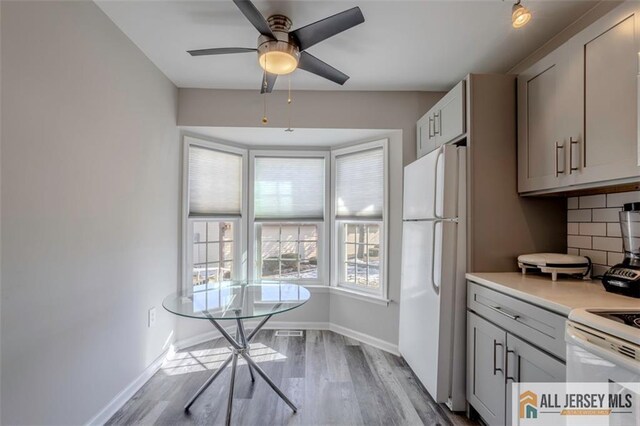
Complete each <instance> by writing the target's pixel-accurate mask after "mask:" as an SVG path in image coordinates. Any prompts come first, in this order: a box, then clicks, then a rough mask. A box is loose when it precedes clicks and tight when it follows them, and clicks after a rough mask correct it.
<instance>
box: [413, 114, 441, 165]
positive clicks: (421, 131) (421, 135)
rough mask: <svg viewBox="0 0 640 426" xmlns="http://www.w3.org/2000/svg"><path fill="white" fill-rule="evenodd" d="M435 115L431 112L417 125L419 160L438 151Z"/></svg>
mask: <svg viewBox="0 0 640 426" xmlns="http://www.w3.org/2000/svg"><path fill="white" fill-rule="evenodd" d="M433 115H434V113H433V112H432V111H429V112H428V113H426V114H425V115H424V116H423V117H422V118H421V119H420V120H419V121H418V124H417V128H416V132H417V136H418V158H420V157H422V156H423V155H427V154H428V153H430V152H431V151H433V150H434V149H436V137H435V134H434V132H433V129H434V118H433Z"/></svg>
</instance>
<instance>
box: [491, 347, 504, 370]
mask: <svg viewBox="0 0 640 426" xmlns="http://www.w3.org/2000/svg"><path fill="white" fill-rule="evenodd" d="M498 346H500V347H502V343H498V341H497V340H496V339H493V375H494V376H495V375H496V373H497V372H498V371H499V372H501V373H502V372H503V371H502V368H498V367H496V347H498Z"/></svg>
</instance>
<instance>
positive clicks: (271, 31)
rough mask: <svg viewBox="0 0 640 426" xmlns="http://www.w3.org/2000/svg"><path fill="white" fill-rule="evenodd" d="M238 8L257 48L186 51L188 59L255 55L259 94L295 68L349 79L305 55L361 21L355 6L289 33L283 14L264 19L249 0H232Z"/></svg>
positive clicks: (336, 79)
mask: <svg viewBox="0 0 640 426" xmlns="http://www.w3.org/2000/svg"><path fill="white" fill-rule="evenodd" d="M233 2H234V3H235V4H236V6H238V9H240V11H241V12H242V13H243V14H244V16H245V17H246V18H247V19H248V20H249V22H251V23H252V24H253V26H254V27H255V28H256V29H257V30H258V32H259V33H260V36H259V37H258V47H257V48H256V49H252V48H246V47H222V48H212V49H199V50H189V51H188V53H190V54H191V56H205V55H223V54H228V53H245V52H257V53H258V63H259V64H260V66H261V67H262V69H263V70H264V74H263V78H262V85H261V89H260V93H265V92H266V93H271V91H272V90H273V86H274V85H275V82H276V79H277V78H278V75H284V74H289V73H291V72H293V71H295V70H296V69H297V68H300V69H303V70H305V71H308V72H310V73H313V74H316V75H319V76H320V77H323V78H326V79H327V80H331V81H333V82H334V83H337V84H340V85H343V84H344V83H345V82H346V81H347V80H348V79H349V76H348V75H346V74H345V73H343V72H341V71H339V70H337V69H335V68H334V67H332V66H331V65H329V64H327V63H325V62H323V61H321V60H320V59H318V58H316V57H315V56H313V55H311V54H310V53H308V52H306V50H307V49H308V48H310V47H311V46H313V45H315V44H317V43H320V42H321V41H323V40H326V39H328V38H330V37H333V36H334V35H336V34H338V33H341V32H343V31H345V30H348V29H349V28H352V27H355V26H356V25H359V24H361V23H363V22H364V16H363V15H362V11H361V10H360V8H359V7H354V8H351V9H348V10H345V11H344V12H340V13H337V14H335V15H332V16H329V17H327V18H324V19H321V20H320V21H317V22H314V23H312V24H309V25H306V26H304V27H301V28H298V29H297V30H293V31H290V29H291V20H290V19H289V18H288V17H286V16H284V15H271V16H270V17H269V18H267V19H265V18H264V16H262V14H261V13H260V12H259V11H258V9H257V8H256V7H255V5H254V4H253V3H251V1H249V0H233Z"/></svg>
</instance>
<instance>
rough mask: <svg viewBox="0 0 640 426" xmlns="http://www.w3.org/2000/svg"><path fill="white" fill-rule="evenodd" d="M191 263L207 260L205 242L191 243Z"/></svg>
mask: <svg viewBox="0 0 640 426" xmlns="http://www.w3.org/2000/svg"><path fill="white" fill-rule="evenodd" d="M192 261H193V263H206V261H207V245H206V244H194V245H193V259H192Z"/></svg>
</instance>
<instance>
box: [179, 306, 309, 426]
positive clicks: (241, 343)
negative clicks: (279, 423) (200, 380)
mask: <svg viewBox="0 0 640 426" xmlns="http://www.w3.org/2000/svg"><path fill="white" fill-rule="evenodd" d="M269 318H271V315H269V316H267V317H265V318H264V319H263V320H262V321H260V324H258V326H257V327H256V328H254V329H253V330H252V331H251V334H249V335H248V336H247V335H246V334H245V330H244V324H243V323H242V320H241V319H239V318H238V319H236V322H237V328H236V337H235V338H233V337H232V336H231V335H230V334H229V333H227V331H226V330H225V329H224V328H223V327H222V326H221V325H220V324H219V323H218V322H217V321H216V320H215V319H213V318H209V321H210V322H211V323H212V324H213V325H214V327H215V328H217V329H218V331H219V332H220V334H222V336H223V337H224V338H225V339H226V340H227V341H228V342H229V344H231V354H230V355H229V357H228V358H227V359H226V360H225V361H224V362H223V363H222V365H220V367H219V368H218V369H217V370H216V371H215V373H213V374H212V375H211V377H209V378H208V379H207V381H206V382H204V384H203V385H202V386H201V387H200V389H198V391H197V392H196V393H195V395H193V396H192V397H191V399H190V400H189V402H187V405H185V406H184V410H185V411H189V408H190V407H191V405H193V403H194V402H195V401H196V399H198V397H199V396H200V395H201V394H202V392H204V391H205V390H206V389H207V388H208V387H209V386H210V385H211V383H213V381H214V380H215V379H216V377H218V376H219V375H220V373H222V371H223V370H224V369H225V368H226V367H227V366H228V365H229V363H231V380H230V381H229V399H228V402H227V419H226V424H227V425H229V424H231V408H232V405H233V388H234V386H235V381H236V369H237V367H238V358H239V357H242V358H244V360H245V361H246V362H247V367H249V374H250V375H251V381H252V382H255V378H254V376H253V370H255V371H256V372H257V373H258V375H259V376H260V377H262V378H263V379H264V381H265V382H267V384H268V385H269V386H271V389H273V390H274V391H275V392H276V393H277V394H278V396H279V397H280V398H282V399H283V400H284V402H286V403H287V405H288V406H289V407H291V409H292V410H293V412H294V413H296V412H297V411H298V409H297V408H296V406H295V405H293V402H291V401H290V400H289V398H287V397H286V395H285V394H284V393H283V392H282V391H281V390H280V388H278V386H276V384H275V383H273V380H271V379H270V378H269V376H268V375H267V373H265V372H264V370H263V369H262V368H260V366H259V365H258V364H257V363H256V362H255V361H254V360H253V359H251V356H249V342H251V340H252V339H253V338H254V337H255V335H256V334H257V333H258V331H260V329H261V328H262V327H263V326H264V325H265V324H266V322H267V321H268V320H269Z"/></svg>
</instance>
